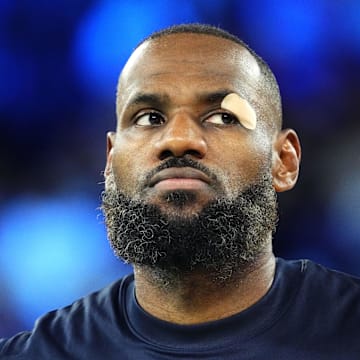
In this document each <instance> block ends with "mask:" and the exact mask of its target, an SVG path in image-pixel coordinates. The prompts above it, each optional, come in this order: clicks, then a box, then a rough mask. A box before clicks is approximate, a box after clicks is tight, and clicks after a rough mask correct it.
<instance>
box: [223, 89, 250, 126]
mask: <svg viewBox="0 0 360 360" xmlns="http://www.w3.org/2000/svg"><path fill="white" fill-rule="evenodd" d="M221 108H222V109H225V110H228V111H230V112H232V113H233V114H234V115H236V117H237V118H238V119H239V122H240V123H241V125H242V126H244V127H245V128H246V129H249V130H254V129H255V128H256V113H255V110H254V109H253V107H252V106H251V105H250V104H249V102H248V101H247V100H245V99H243V98H242V97H240V96H239V95H238V94H235V93H231V94H228V95H226V96H225V97H224V99H223V100H222V102H221Z"/></svg>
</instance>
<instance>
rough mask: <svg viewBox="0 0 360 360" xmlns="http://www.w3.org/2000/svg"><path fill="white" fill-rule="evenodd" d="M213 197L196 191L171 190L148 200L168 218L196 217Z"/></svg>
mask: <svg viewBox="0 0 360 360" xmlns="http://www.w3.org/2000/svg"><path fill="white" fill-rule="evenodd" d="M212 201H213V199H209V197H208V196H207V197H205V196H202V194H199V193H198V192H196V191H190V190H172V191H167V192H165V193H163V194H161V196H160V197H158V198H156V199H153V200H152V201H150V203H151V204H152V205H155V206H156V207H157V208H158V209H159V210H160V212H161V213H162V215H164V216H166V217H167V218H170V219H189V218H193V217H197V216H198V215H199V214H200V212H201V211H202V210H203V209H204V207H205V206H207V205H208V204H209V203H210V202H212Z"/></svg>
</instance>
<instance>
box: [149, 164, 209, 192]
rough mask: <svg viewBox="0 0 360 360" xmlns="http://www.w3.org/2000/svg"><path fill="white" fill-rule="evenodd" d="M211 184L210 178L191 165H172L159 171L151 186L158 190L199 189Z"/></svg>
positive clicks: (150, 183)
mask: <svg viewBox="0 0 360 360" xmlns="http://www.w3.org/2000/svg"><path fill="white" fill-rule="evenodd" d="M209 185H210V178H209V177H208V176H207V175H205V174H204V173H203V172H202V171H200V170H197V169H194V168H191V167H180V168H179V167H176V168H175V167H172V168H167V169H164V170H161V171H159V172H158V173H156V174H155V175H154V176H153V177H152V178H151V180H150V182H149V186H150V187H153V188H156V189H158V190H180V189H181V190H197V189H202V188H204V187H208V186H209Z"/></svg>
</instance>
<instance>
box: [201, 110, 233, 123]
mask: <svg viewBox="0 0 360 360" xmlns="http://www.w3.org/2000/svg"><path fill="white" fill-rule="evenodd" d="M204 121H205V122H207V123H211V124H216V125H235V124H239V120H238V119H237V117H236V116H234V115H231V114H229V113H225V112H221V113H216V114H212V115H210V116H209V117H207V118H206V119H205V120H204Z"/></svg>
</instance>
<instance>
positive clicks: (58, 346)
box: [0, 275, 133, 359]
mask: <svg viewBox="0 0 360 360" xmlns="http://www.w3.org/2000/svg"><path fill="white" fill-rule="evenodd" d="M132 281H133V276H132V275H128V276H126V277H124V278H123V279H121V280H118V281H116V282H114V283H112V284H110V285H109V286H107V287H105V288H103V289H101V290H99V291H97V292H94V293H92V294H89V295H88V296H85V297H84V298H81V299H79V300H77V301H76V302H74V303H73V304H71V305H69V306H67V307H64V308H61V309H58V310H54V311H51V312H49V313H47V314H45V315H44V316H42V317H40V318H39V319H38V320H37V321H36V323H35V325H34V328H33V330H32V331H27V332H22V333H19V334H17V335H15V336H14V337H12V338H10V339H0V358H1V359H6V358H9V359H11V358H12V356H16V359H22V358H23V357H22V356H24V358H26V359H42V358H53V359H62V358H64V359H66V358H67V357H66V356H67V355H66V351H67V349H66V347H68V348H69V351H70V348H72V349H71V351H73V350H74V349H73V348H74V347H76V345H79V346H80V347H82V346H81V345H84V344H87V346H88V345H89V344H91V343H92V342H94V339H95V338H96V337H97V341H100V340H101V338H102V337H105V336H108V335H107V334H108V332H107V331H109V330H111V328H112V327H113V328H115V327H116V328H118V322H119V321H121V317H122V316H124V314H123V313H122V310H123V309H122V306H121V303H122V302H124V301H125V293H126V288H127V287H128V286H129V284H131V283H132ZM105 328H106V331H104V330H105ZM45 354H46V355H45ZM59 354H63V355H64V356H63V357H61V356H60V355H59ZM5 355H7V356H8V357H4V356H5ZM42 356H44V357H42Z"/></svg>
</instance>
